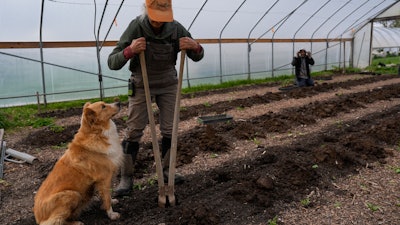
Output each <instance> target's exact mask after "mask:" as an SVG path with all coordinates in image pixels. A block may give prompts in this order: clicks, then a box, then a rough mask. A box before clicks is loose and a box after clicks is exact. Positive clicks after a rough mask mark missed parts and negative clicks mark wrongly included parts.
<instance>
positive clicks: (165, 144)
mask: <svg viewBox="0 0 400 225" xmlns="http://www.w3.org/2000/svg"><path fill="white" fill-rule="evenodd" d="M170 149H171V138H167V137H163V138H162V139H161V150H162V154H161V156H162V158H163V175H164V183H168V176H169V160H170ZM183 182H185V178H184V177H183V176H182V175H181V174H179V173H176V172H175V184H181V183H183Z"/></svg>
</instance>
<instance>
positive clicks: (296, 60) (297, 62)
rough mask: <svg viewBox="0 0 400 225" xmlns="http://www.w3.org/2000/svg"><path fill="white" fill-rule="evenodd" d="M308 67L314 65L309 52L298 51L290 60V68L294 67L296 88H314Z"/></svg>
mask: <svg viewBox="0 0 400 225" xmlns="http://www.w3.org/2000/svg"><path fill="white" fill-rule="evenodd" d="M310 65H314V59H313V58H312V56H311V52H306V50H305V49H300V51H298V52H297V55H296V56H295V57H293V60H292V66H294V67H295V73H296V85H297V86H298V87H304V86H314V80H313V79H312V78H311V76H310Z"/></svg>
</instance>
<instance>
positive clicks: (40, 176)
mask: <svg viewBox="0 0 400 225" xmlns="http://www.w3.org/2000/svg"><path fill="white" fill-rule="evenodd" d="M181 106H182V107H181V108H182V109H181V117H180V118H181V123H180V128H179V137H178V156H177V170H178V172H180V173H182V174H183V175H184V176H185V178H186V181H185V182H184V183H183V184H180V185H177V186H176V192H175V193H176V197H177V200H178V202H177V205H176V206H174V207H166V208H160V207H158V202H157V196H158V186H157V184H156V182H154V181H156V180H155V178H154V177H155V166H154V160H153V153H152V145H151V138H150V135H149V132H148V130H146V134H145V136H144V137H143V143H141V151H140V153H139V156H138V158H139V159H138V162H137V163H136V166H135V189H134V191H133V193H132V195H131V196H128V197H124V198H121V199H119V200H120V202H119V203H118V204H117V205H115V206H114V210H115V211H117V212H120V213H121V218H120V219H119V220H116V221H110V220H109V219H108V218H107V216H106V213H105V212H104V211H102V210H101V209H100V203H99V202H98V200H95V199H94V200H93V204H92V205H91V206H90V207H89V208H88V209H87V210H85V211H84V212H83V214H82V215H81V217H80V218H79V219H80V220H81V221H83V222H84V223H85V224H96V225H98V224H149V225H150V224H151V225H153V224H174V225H180V224H182V225H183V224H188V225H189V224H190V225H192V224H193V225H194V224H196V225H202V224H207V225H211V224H393V225H394V224H400V191H399V190H400V189H399V187H400V177H399V176H400V172H399V170H400V152H399V145H400V142H399V141H400V113H399V112H400V78H399V77H397V76H395V75H374V76H371V75H359V74H354V75H335V76H333V77H332V80H318V81H317V85H316V86H315V87H307V88H301V89H299V88H297V89H292V90H289V91H280V90H279V85H278V84H268V85H250V86H243V87H238V88H231V89H224V90H216V91H209V92H201V93H196V94H190V95H183V96H182V103H181ZM81 112H82V109H81V108H77V109H70V110H65V111H53V112H45V113H41V114H40V115H41V116H43V117H54V118H56V120H57V124H58V125H59V126H61V127H63V129H62V130H58V129H55V128H54V127H42V128H37V129H34V128H26V129H24V130H19V131H15V132H9V133H7V131H6V134H5V140H6V141H7V146H8V147H9V148H12V149H16V150H18V151H22V152H25V153H28V154H31V155H33V156H35V157H37V160H35V161H34V163H33V164H28V163H23V164H16V163H12V162H6V163H5V174H4V176H5V177H4V179H3V180H0V191H1V192H0V200H1V202H0V204H1V205H0V224H4V225H30V224H32V225H33V224H35V220H34V216H33V213H32V210H31V209H32V207H33V198H34V195H35V191H36V190H37V189H38V188H39V186H40V184H41V182H42V181H43V180H44V178H45V177H46V176H47V174H48V173H49V171H50V170H51V169H52V166H53V165H54V163H55V162H56V160H57V158H58V157H59V156H60V155H62V153H63V152H64V150H65V146H66V145H65V143H68V142H69V141H71V140H72V138H73V135H74V134H75V132H76V131H77V129H78V128H79V119H80V114H81ZM156 114H157V113H156ZM221 114H228V115H229V116H232V117H233V120H230V121H225V122H218V123H211V124H203V123H200V122H199V120H198V117H200V116H213V115H221ZM125 115H126V103H125V105H124V109H123V111H122V112H121V113H119V114H118V115H117V116H116V118H115V119H114V121H115V122H116V124H117V126H118V129H119V130H120V132H121V134H122V131H123V128H124V124H125V122H124V117H125ZM117 180H118V178H117V177H116V178H115V179H114V182H113V186H115V185H116V184H117Z"/></svg>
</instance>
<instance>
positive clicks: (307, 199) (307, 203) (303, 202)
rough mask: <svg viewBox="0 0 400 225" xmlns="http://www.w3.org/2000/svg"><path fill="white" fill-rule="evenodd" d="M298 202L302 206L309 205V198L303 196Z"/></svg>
mask: <svg viewBox="0 0 400 225" xmlns="http://www.w3.org/2000/svg"><path fill="white" fill-rule="evenodd" d="M300 203H301V205H302V206H304V207H307V206H309V205H310V203H311V201H310V199H309V198H305V199H302V200H300Z"/></svg>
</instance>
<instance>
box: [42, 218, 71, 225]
mask: <svg viewBox="0 0 400 225" xmlns="http://www.w3.org/2000/svg"><path fill="white" fill-rule="evenodd" d="M64 224H65V219H63V218H49V219H48V220H46V221H43V222H41V223H40V225H64Z"/></svg>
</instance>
